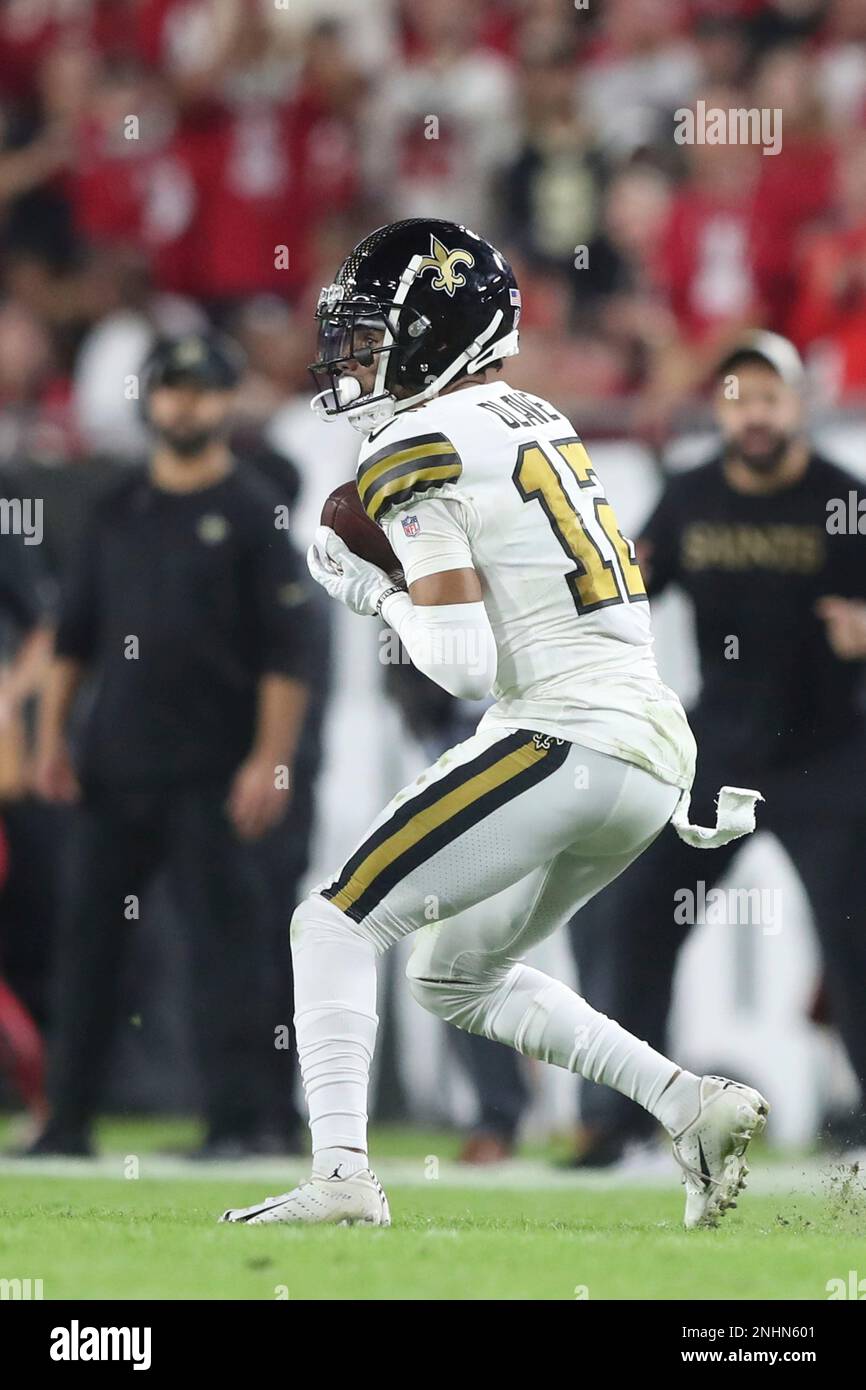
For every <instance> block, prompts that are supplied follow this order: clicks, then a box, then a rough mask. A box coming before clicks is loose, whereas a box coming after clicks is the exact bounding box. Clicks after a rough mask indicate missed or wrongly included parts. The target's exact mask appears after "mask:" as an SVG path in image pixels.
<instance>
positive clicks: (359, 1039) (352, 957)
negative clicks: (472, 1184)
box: [291, 894, 379, 1173]
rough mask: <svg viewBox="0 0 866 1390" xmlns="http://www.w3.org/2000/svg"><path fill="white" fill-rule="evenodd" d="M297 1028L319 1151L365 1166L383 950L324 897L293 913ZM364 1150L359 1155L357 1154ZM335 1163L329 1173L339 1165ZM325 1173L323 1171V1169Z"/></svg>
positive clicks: (315, 1151)
mask: <svg viewBox="0 0 866 1390" xmlns="http://www.w3.org/2000/svg"><path fill="white" fill-rule="evenodd" d="M291 939H292V960H293V963H294V971H295V1033H296V1036H297V1043H298V1060H299V1062H300V1067H301V1076H302V1078H303V1082H304V1094H305V1095H306V1098H307V1108H308V1110H309V1116H310V1132H311V1134H312V1137H313V1154H314V1155H315V1156H316V1160H317V1162H318V1156H319V1154H321V1153H325V1152H331V1151H333V1150H336V1151H337V1153H338V1158H337V1163H340V1162H343V1163H345V1164H348V1165H349V1166H351V1165H352V1164H353V1163H354V1161H355V1160H356V1159H362V1158H363V1162H362V1163H360V1164H359V1165H358V1166H360V1167H366V1166H367V1163H366V1158H364V1155H365V1154H366V1152H367V1088H368V1085H369V1079H370V1061H371V1059H372V1056H373V1048H374V1045H375V1042H376V1026H377V1024H378V1021H379V1020H378V1018H377V1017H376V950H375V947H374V946H373V945H372V944H371V943H370V942H369V941H366V940H365V939H364V938H363V937H362V936H360V935H359V934H358V932H356V931H355V930H354V929H353V926H352V923H351V922H350V921H349V919H348V918H347V917H346V916H344V914H343V913H342V912H340V911H339V909H338V908H336V907H333V906H332V904H331V903H329V902H328V901H327V900H326V899H325V898H320V897H318V896H317V895H315V894H313V895H312V896H311V897H309V898H307V899H306V900H305V901H304V902H303V903H301V905H300V907H299V908H298V909H297V911H296V912H295V915H294V917H293V918H292V930H291ZM352 1149H360V1150H361V1151H362V1152H361V1153H360V1154H352V1153H351V1152H350V1151H351V1150H352ZM336 1166H337V1164H336V1163H335V1164H334V1165H332V1167H331V1168H330V1169H329V1173H330V1172H332V1171H333V1168H334V1167H336ZM317 1171H318V1169H317Z"/></svg>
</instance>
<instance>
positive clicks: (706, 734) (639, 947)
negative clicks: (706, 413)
mask: <svg viewBox="0 0 866 1390" xmlns="http://www.w3.org/2000/svg"><path fill="white" fill-rule="evenodd" d="M732 378H733V379H735V380H736V383H737V386H738V391H737V392H736V394H735V393H733V392H732V391H729V390H728V389H726V388H727V384H728V383H729V382H730V381H731V379H732ZM731 384H733V383H732V382H731ZM802 385H803V369H802V364H801V362H800V359H799V356H798V354H797V352H796V349H795V348H794V346H793V344H791V343H789V342H788V341H787V340H786V339H784V338H780V337H779V336H778V335H777V334H774V333H764V332H761V333H756V334H753V335H751V336H750V337H749V338H747V339H744V340H743V341H742V342H741V343H740V344H739V345H738V346H737V347H736V349H735V350H734V351H732V352H731V353H729V355H728V357H727V358H726V360H725V361H724V362H722V363H721V365H720V366H719V368H718V370H717V387H716V400H715V410H716V421H717V424H718V426H719V430H720V432H721V435H722V444H723V448H722V452H721V456H720V457H719V458H717V459H714V460H713V461H712V462H710V463H707V464H705V465H704V466H703V467H701V468H696V469H694V470H692V471H691V472H689V473H684V474H682V475H680V476H678V477H675V478H673V479H672V480H671V482H670V483H669V484H668V487H667V489H666V491H665V492H664V494H663V496H662V498H661V500H660V501H659V503H658V506H657V507H656V510H655V512H654V513H653V515H652V517H651V518H650V520H649V521H648V523H647V525H646V527H645V529H644V532H643V534H642V536H641V538H640V540H639V541H638V557H639V559H640V563H641V568H642V570H643V573H644V578H645V579H646V582H647V591H648V593H649V596H650V598H651V599H652V598H654V597H655V596H656V595H657V594H659V593H661V592H662V590H663V589H664V588H665V587H666V586H667V585H668V584H670V583H677V584H679V585H680V586H681V587H682V588H683V589H684V590H685V592H686V593H687V594H688V595H689V597H690V598H691V600H692V603H693V605H694V615H695V628H696V634H697V643H698V652H699V657H700V668H701V677H702V685H701V693H700V697H699V700H698V703H697V706H696V707H695V709H693V710H691V711H690V713H689V722H690V724H691V726H692V728H693V730H694V733H695V737H696V739H697V741H698V748H699V749H700V757H699V760H698V769H697V776H696V779H695V785H694V788H693V793H692V806H693V809H694V810H696V811H697V812H698V818H700V815H701V814H706V813H708V812H709V811H710V810H711V803H712V797H713V792H714V790H715V788H716V787H717V786H718V785H719V781H718V779H721V781H722V782H727V783H730V784H732V785H734V786H744V787H759V788H760V790H761V791H762V792H763V794H764V797H765V798H766V802H765V804H764V805H762V806H761V807H760V811H759V819H758V824H759V827H760V828H761V829H767V830H771V831H772V832H773V833H774V834H775V835H776V837H777V839H778V840H779V841H780V843H781V844H782V846H783V848H784V849H785V850H786V851H787V853H788V855H789V857H790V859H791V862H792V863H793V865H794V868H795V869H796V871H797V873H798V874H799V876H800V878H801V880H802V884H803V887H804V889H805V891H806V894H807V896H808V898H809V903H810V905H811V908H812V913H813V917H814V922H815V931H816V934H817V936H818V939H819V942H820V945H821V950H822V953H823V960H824V970H825V978H826V986H827V995H828V999H829V1003H830V1008H831V1011H832V1017H833V1021H834V1022H835V1023H836V1025H837V1027H838V1029H839V1032H840V1034H841V1036H842V1041H843V1043H844V1044H845V1048H846V1051H847V1053H848V1058H849V1060H850V1062H851V1066H852V1067H853V1069H854V1072H855V1074H856V1076H857V1078H858V1080H859V1082H860V1086H861V1089H862V1091H863V1095H864V1097H866V1010H864V1007H863V991H864V981H866V874H864V872H863V854H864V850H863V846H864V843H866V778H864V768H866V717H864V709H863V664H862V663H863V660H864V659H866V602H864V599H866V540H864V538H863V536H862V535H860V534H858V533H857V531H856V529H850V528H848V529H844V530H843V531H842V533H841V534H837V533H836V528H835V526H834V525H832V524H830V521H829V519H830V517H831V515H832V504H833V503H834V502H836V501H843V502H847V500H848V498H849V494H850V493H851V492H854V493H855V494H856V493H857V490H858V484H857V480H856V478H854V477H853V476H852V475H851V474H849V473H847V472H845V470H844V469H842V468H839V467H838V466H837V465H836V464H834V463H831V462H829V461H828V460H827V459H824V458H822V457H821V456H820V455H819V454H818V453H817V452H816V450H815V449H814V448H813V447H812V446H811V445H810V443H809V441H808V439H807V438H806V437H805V435H804V433H803V401H802ZM738 849H739V846H738V845H729V846H727V847H725V848H723V849H719V850H717V851H714V852H713V854H712V855H703V854H695V853H694V852H693V851H692V850H691V849H689V847H688V846H687V845H684V844H683V842H682V841H681V840H679V839H678V838H677V837H676V836H675V835H673V834H662V835H660V836H659V838H658V840H657V841H656V842H655V844H654V845H652V846H651V848H650V849H648V850H647V851H646V853H645V854H644V855H643V856H642V857H641V859H640V861H639V862H638V863H636V864H633V865H632V866H631V868H630V869H628V870H627V871H626V873H625V874H623V876H622V878H621V879H619V880H618V881H617V882H616V883H615V884H613V885H612V887H610V888H609V889H608V890H607V892H606V893H605V894H604V898H603V907H602V908H601V909H600V910H595V904H594V903H589V904H588V905H587V907H586V908H585V909H584V910H583V911H582V912H581V913H580V914H579V915H578V917H577V918H575V920H574V923H573V941H574V945H575V950H576V955H577V961H578V970H579V972H580V978H581V986H582V988H583V991H584V993H585V994H586V997H587V998H588V999H590V1000H591V1002H592V1004H593V1006H594V1007H595V1008H597V1009H600V1010H602V1012H604V1013H608V1014H610V1015H611V1017H612V1018H616V1019H619V1021H620V1023H622V1025H623V1027H624V1028H628V1029H629V1030H630V1031H631V1032H632V1033H636V1034H637V1035H638V1037H641V1038H645V1039H646V1040H647V1042H649V1044H650V1045H651V1046H652V1047H657V1048H663V1047H664V1046H665V1030H666V1023H667V1015H668V1009H669V1006H670V1000H671V994H672V988H673V980H674V971H675V968H676V962H677V955H678V952H679V948H680V946H681V945H682V943H683V941H684V940H685V938H686V936H687V934H688V930H689V928H688V925H687V924H684V923H681V922H679V921H678V920H677V914H676V913H675V907H676V901H677V899H676V896H675V895H676V893H677V891H678V890H679V889H682V888H684V887H685V888H688V887H690V886H691V887H694V884H695V882H696V880H699V879H703V880H705V883H706V891H707V892H709V890H710V888H711V887H712V886H713V885H714V884H715V883H716V882H718V880H719V879H720V878H721V877H722V875H723V874H724V873H725V872H726V871H727V869H728V867H729V866H730V865H731V863H732V861H733V859H734V858H735V856H736V854H737V852H738ZM760 1063H761V1059H760V1057H756V1058H755V1075H756V1076H757V1077H758V1078H760ZM581 1110H582V1118H583V1123H584V1126H585V1127H586V1130H587V1134H586V1138H587V1140H588V1145H587V1151H586V1152H585V1153H584V1155H583V1159H582V1162H583V1164H585V1165H586V1166H591V1165H604V1164H606V1163H610V1162H614V1161H616V1159H617V1157H618V1156H619V1155H620V1153H621V1152H622V1148H623V1145H624V1143H625V1142H626V1141H627V1140H628V1139H631V1138H639V1137H641V1136H642V1135H643V1134H644V1133H645V1132H646V1129H645V1126H644V1122H643V1117H644V1114H645V1112H644V1111H642V1110H640V1108H639V1107H638V1106H636V1105H633V1104H632V1103H631V1102H630V1101H629V1100H628V1099H626V1098H624V1097H622V1096H620V1095H619V1094H618V1093H617V1092H615V1091H609V1090H607V1088H605V1087H601V1086H586V1087H584V1091H583V1095H582V1098H581ZM864 1140H866V1131H864V1132H863V1133H862V1135H861V1136H860V1137H859V1140H855V1142H863V1141H864Z"/></svg>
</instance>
